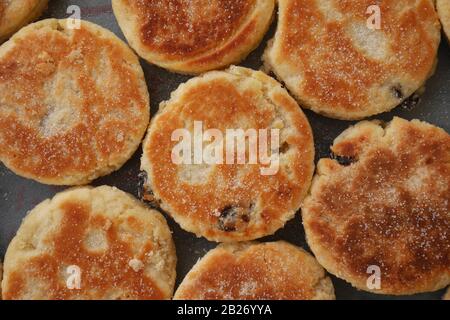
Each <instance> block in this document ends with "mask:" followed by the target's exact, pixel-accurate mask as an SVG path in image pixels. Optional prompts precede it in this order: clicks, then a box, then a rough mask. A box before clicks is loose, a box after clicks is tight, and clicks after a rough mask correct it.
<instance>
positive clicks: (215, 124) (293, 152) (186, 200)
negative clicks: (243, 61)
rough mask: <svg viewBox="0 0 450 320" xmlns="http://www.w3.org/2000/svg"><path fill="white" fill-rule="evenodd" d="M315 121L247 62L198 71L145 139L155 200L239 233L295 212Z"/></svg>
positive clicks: (208, 228) (263, 230)
mask: <svg viewBox="0 0 450 320" xmlns="http://www.w3.org/2000/svg"><path fill="white" fill-rule="evenodd" d="M313 161H314V146H313V136H312V132H311V128H310V125H309V123H308V120H307V119H306V117H305V115H304V114H303V112H302V111H301V109H300V108H299V106H298V105H297V103H296V102H295V100H294V99H293V98H291V97H290V96H289V94H288V93H287V92H286V90H284V89H283V88H282V87H281V85H280V84H279V83H277V82H276V81H275V80H273V79H272V78H270V77H268V76H267V75H265V74H264V73H262V72H257V71H253V70H250V69H246V68H241V67H232V68H230V69H229V70H227V71H214V72H210V73H207V74H205V75H203V76H201V77H197V78H194V79H191V80H190V81H188V82H187V83H185V84H182V85H181V86H180V87H179V88H178V89H177V90H176V91H175V92H173V93H172V96H171V99H170V100H169V101H166V102H163V103H162V104H161V105H160V109H159V112H158V114H157V115H156V116H155V118H154V119H153V121H152V122H151V125H150V127H149V131H148V134H147V136H146V138H145V140H144V143H143V156H142V163H141V168H142V170H143V171H144V172H145V173H146V175H147V179H146V180H147V181H146V182H145V183H144V189H146V194H147V197H146V198H147V199H151V200H153V202H154V203H155V204H156V205H158V206H160V207H161V208H162V209H164V210H165V211H167V212H168V213H169V214H170V215H171V216H172V217H173V218H174V219H175V220H176V221H177V222H178V223H179V224H180V225H181V227H182V228H183V229H185V230H187V231H190V232H193V233H195V234H196V235H198V236H203V237H206V238H207V239H209V240H214V241H221V242H231V241H244V240H253V239H256V238H260V237H262V236H265V235H270V234H272V233H274V232H275V231H276V230H278V229H279V228H281V227H283V226H284V224H285V223H286V221H288V220H289V219H291V218H293V217H294V215H295V212H296V211H297V210H298V209H299V207H300V203H301V201H302V200H303V198H304V197H305V196H306V193H307V191H308V189H309V186H310V182H311V178H312V174H313V170H314V162H313Z"/></svg>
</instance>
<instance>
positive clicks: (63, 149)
mask: <svg viewBox="0 0 450 320" xmlns="http://www.w3.org/2000/svg"><path fill="white" fill-rule="evenodd" d="M148 121H149V97H148V91H147V86H146V83H145V79H144V75H143V72H142V69H141V67H140V65H139V61H138V58H137V56H136V55H135V54H134V53H133V52H132V51H131V49H130V48H128V47H127V46H126V45H125V44H124V43H123V42H122V41H120V40H119V39H118V38H117V37H116V36H115V35H113V34H112V33H111V32H109V31H108V30H106V29H104V28H102V27H99V26H97V25H94V24H92V23H89V22H84V21H83V22H82V23H81V27H80V28H79V29H70V28H69V27H68V26H67V24H66V20H55V19H49V20H44V21H40V22H37V23H34V24H31V25H29V26H27V27H25V28H23V29H22V30H21V31H20V32H18V33H17V34H16V35H14V36H13V37H12V38H11V39H10V40H9V41H8V42H6V43H4V44H3V45H2V46H1V47H0V161H2V162H3V163H4V164H5V165H6V166H7V167H8V168H10V169H11V170H12V171H14V172H15V173H17V174H19V175H21V176H24V177H26V178H31V179H34V180H37V181H39V182H42V183H47V184H56V185H77V184H85V183H88V182H89V181H91V180H93V179H95V178H97V177H99V176H102V175H105V174H108V173H110V172H112V171H114V170H116V169H118V168H120V167H121V166H122V165H123V164H124V163H125V161H127V160H128V159H129V158H130V157H131V156H132V154H133V153H134V152H135V150H136V149H137V147H138V146H139V144H140V142H141V140H142V138H143V136H144V134H145V131H146V129H147V126H148Z"/></svg>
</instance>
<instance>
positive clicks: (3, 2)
mask: <svg viewBox="0 0 450 320" xmlns="http://www.w3.org/2000/svg"><path fill="white" fill-rule="evenodd" d="M47 3H48V0H0V43H2V42H3V41H4V40H6V39H7V38H8V37H9V36H10V35H12V34H13V33H14V32H16V31H17V30H19V29H20V28H21V27H22V26H24V25H26V24H28V23H30V22H31V21H33V20H35V19H37V18H38V17H39V16H40V15H41V13H42V12H43V11H44V10H45V9H46V8H47Z"/></svg>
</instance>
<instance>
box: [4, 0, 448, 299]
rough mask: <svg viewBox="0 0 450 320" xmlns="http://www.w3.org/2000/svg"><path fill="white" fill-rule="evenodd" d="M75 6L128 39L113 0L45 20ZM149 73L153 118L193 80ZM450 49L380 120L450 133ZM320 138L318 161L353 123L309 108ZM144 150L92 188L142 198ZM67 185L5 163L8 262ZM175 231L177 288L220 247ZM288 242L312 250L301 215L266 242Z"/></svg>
mask: <svg viewBox="0 0 450 320" xmlns="http://www.w3.org/2000/svg"><path fill="white" fill-rule="evenodd" d="M73 4H76V5H78V6H79V7H80V8H81V18H82V19H85V20H89V21H92V22H95V23H97V24H99V25H101V26H103V27H105V28H107V29H109V30H111V31H113V32H114V33H115V34H117V35H118V36H119V37H120V38H122V39H124V37H123V35H122V32H121V31H120V29H119V26H118V24H117V22H116V19H115V17H114V15H113V12H112V8H111V1H110V0H71V1H66V0H50V3H49V8H48V10H47V11H46V13H45V14H44V16H43V17H42V18H50V17H54V18H65V17H68V16H69V15H68V14H67V13H66V11H67V8H68V6H69V5H73ZM275 27H276V22H274V25H273V26H272V27H271V29H270V31H269V33H268V34H267V35H266V37H265V39H264V41H263V42H262V43H261V45H260V46H259V47H258V48H257V49H256V50H255V51H254V52H253V53H252V54H251V55H250V56H249V57H248V58H247V59H246V60H245V61H244V62H243V63H242V64H241V65H243V66H245V67H249V68H253V69H259V68H260V67H261V56H262V53H263V51H264V48H265V47H266V43H267V40H268V39H270V38H271V37H272V36H273V34H274V31H275ZM141 64H142V67H143V69H144V72H145V76H146V79H147V84H148V88H149V92H150V96H151V111H152V114H154V113H155V112H156V111H157V109H158V105H159V103H160V102H161V101H163V100H166V99H168V98H169V96H170V93H171V92H172V91H173V90H175V89H176V88H177V87H178V85H179V84H181V83H183V82H185V81H186V80H188V79H189V78H190V77H188V76H182V75H177V74H174V73H170V72H168V71H165V70H163V69H160V68H158V67H155V66H152V65H150V64H148V63H146V62H145V61H141ZM449 107H450V48H449V46H448V43H447V42H446V41H444V40H443V41H442V44H441V47H440V50H439V64H438V66H437V70H436V73H435V75H434V76H433V77H432V78H431V79H430V80H429V81H428V82H427V85H426V91H425V94H424V95H423V96H422V99H421V102H420V103H419V104H418V105H415V106H413V108H411V105H409V106H407V105H406V106H400V107H397V108H396V109H395V110H394V111H392V112H389V113H385V114H382V115H379V116H377V117H376V118H378V119H383V120H391V119H392V117H393V116H400V117H403V118H406V119H414V118H417V119H421V120H424V121H427V122H430V123H432V124H435V125H437V126H439V127H441V128H444V129H445V130H446V131H447V132H450V119H449ZM305 113H306V115H307V117H308V119H309V121H310V123H311V126H312V128H313V130H314V135H315V146H316V160H317V159H319V158H322V157H328V156H329V155H330V151H329V148H330V145H331V143H332V142H333V139H334V138H335V137H336V136H338V135H339V134H340V133H341V132H342V131H343V130H344V129H346V128H347V127H348V126H349V125H351V124H352V122H349V121H338V120H332V119H328V118H325V117H322V116H318V115H316V114H314V113H312V112H310V111H308V110H306V111H305ZM140 155H141V150H138V151H137V152H136V154H135V155H134V156H133V158H132V159H130V160H129V161H128V162H127V163H126V164H125V165H124V166H123V167H122V168H121V169H120V170H119V171H117V172H114V173H113V174H111V175H109V176H106V177H104V178H101V179H98V180H96V181H94V183H93V185H95V186H98V185H103V184H106V185H110V186H116V187H117V188H120V189H122V190H124V191H127V192H129V193H131V194H134V195H135V196H137V194H138V174H139V165H140V163H139V159H140ZM62 190H64V188H62V187H54V186H46V185H42V184H39V183H37V182H34V181H32V180H27V179H23V178H21V177H19V176H17V175H15V174H14V173H12V172H11V171H9V170H8V169H6V168H5V167H4V166H3V165H2V164H0V257H1V259H2V260H3V257H4V254H5V252H6V249H7V247H8V244H9V242H10V241H11V239H12V238H13V237H14V235H15V233H16V231H17V229H18V228H19V225H20V223H21V221H22V219H23V217H24V216H25V215H26V214H27V212H28V211H29V210H31V209H32V208H33V207H34V206H35V205H37V204H38V203H39V202H41V201H42V200H44V199H47V198H49V197H53V195H54V194H55V193H57V192H59V191H62ZM166 217H167V220H168V222H169V225H170V228H171V230H172V231H173V236H174V240H175V243H176V248H177V254H178V266H177V274H178V276H177V285H178V284H179V283H180V281H181V280H182V279H183V277H184V276H185V275H186V273H187V272H188V271H189V270H190V268H191V267H192V266H193V265H194V264H195V262H196V261H197V260H198V259H199V258H201V257H202V256H203V255H204V254H205V253H206V252H207V251H208V250H209V249H211V248H214V247H215V246H216V244H215V243H211V242H208V241H207V240H205V239H203V238H196V237H195V236H194V235H193V234H191V233H188V232H185V231H183V230H182V229H181V228H180V227H179V226H178V225H177V224H176V223H175V222H174V221H173V220H172V219H171V218H170V217H169V216H167V215H166ZM278 239H283V240H286V241H289V242H291V243H293V244H296V245H298V246H301V247H303V248H305V249H308V246H307V244H306V240H305V235H304V231H303V228H302V225H301V220H300V216H299V215H297V217H296V218H295V219H293V220H292V221H290V222H289V223H288V224H287V225H286V227H285V228H283V229H282V230H279V231H278V232H277V233H276V234H275V235H273V236H270V237H267V238H265V239H262V240H278ZM332 278H333V283H334V286H335V289H336V297H337V298H338V299H440V298H441V297H442V295H443V293H444V292H443V290H441V291H438V292H433V293H427V294H420V295H414V296H404V297H391V296H382V295H375V294H370V293H366V292H362V291H358V290H356V289H354V288H352V286H351V285H349V284H347V283H346V282H345V281H342V280H340V279H337V278H335V277H332Z"/></svg>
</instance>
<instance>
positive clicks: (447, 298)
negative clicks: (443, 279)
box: [444, 288, 450, 300]
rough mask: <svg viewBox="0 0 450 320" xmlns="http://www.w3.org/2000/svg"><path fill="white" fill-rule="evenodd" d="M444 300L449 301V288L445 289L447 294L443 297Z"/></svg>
mask: <svg viewBox="0 0 450 320" xmlns="http://www.w3.org/2000/svg"><path fill="white" fill-rule="evenodd" d="M444 300H450V288H449V289H447V292H446V293H445V295H444Z"/></svg>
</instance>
